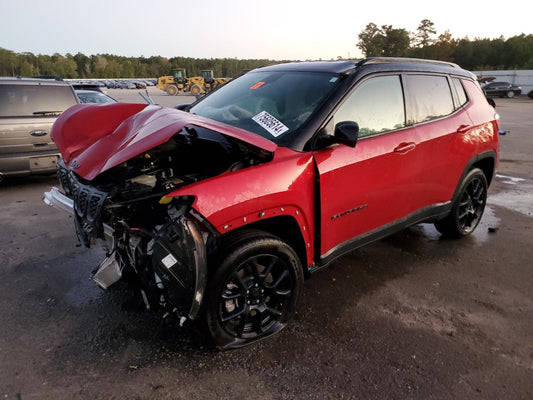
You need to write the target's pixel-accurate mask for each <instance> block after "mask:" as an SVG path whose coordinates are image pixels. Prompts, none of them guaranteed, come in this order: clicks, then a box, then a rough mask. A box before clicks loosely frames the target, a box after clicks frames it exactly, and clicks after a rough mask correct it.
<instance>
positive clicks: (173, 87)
mask: <svg viewBox="0 0 533 400" xmlns="http://www.w3.org/2000/svg"><path fill="white" fill-rule="evenodd" d="M156 87H157V88H158V89H161V90H163V91H165V92H167V93H168V94H169V95H170V96H176V95H177V94H178V93H180V92H185V91H188V90H189V81H188V79H187V71H185V68H176V69H173V70H172V75H167V76H160V77H159V78H158V79H157V85H156Z"/></svg>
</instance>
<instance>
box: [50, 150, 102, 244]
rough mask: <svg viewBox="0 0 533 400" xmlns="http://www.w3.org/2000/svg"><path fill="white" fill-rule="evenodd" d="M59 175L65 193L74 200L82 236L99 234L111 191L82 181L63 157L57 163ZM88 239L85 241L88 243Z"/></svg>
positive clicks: (90, 236) (87, 237) (89, 237)
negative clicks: (106, 201) (103, 211)
mask: <svg viewBox="0 0 533 400" xmlns="http://www.w3.org/2000/svg"><path fill="white" fill-rule="evenodd" d="M57 175H58V178H59V181H60V183H61V186H62V187H63V190H64V191H65V194H66V195H67V196H68V197H70V198H72V199H73V200H74V212H75V215H76V219H77V222H78V223H77V227H78V230H81V231H82V232H78V233H79V234H80V236H81V237H82V238H85V239H86V240H90V239H91V238H93V237H96V236H99V232H101V231H103V230H102V228H101V226H102V209H103V206H104V203H105V200H106V198H107V196H108V195H109V193H107V192H103V191H101V190H98V189H97V188H95V187H94V186H91V185H86V184H84V183H81V182H80V181H79V179H78V176H77V175H76V174H75V173H74V172H73V171H71V170H69V169H68V168H67V167H66V165H65V162H64V161H63V160H62V159H60V160H59V162H58V163H57ZM86 240H84V243H88V242H86Z"/></svg>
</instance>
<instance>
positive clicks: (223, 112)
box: [189, 71, 340, 144]
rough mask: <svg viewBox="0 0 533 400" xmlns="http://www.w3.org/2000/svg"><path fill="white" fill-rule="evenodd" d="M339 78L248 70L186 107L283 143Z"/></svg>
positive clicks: (301, 73)
mask: <svg viewBox="0 0 533 400" xmlns="http://www.w3.org/2000/svg"><path fill="white" fill-rule="evenodd" d="M339 80H340V78H339V76H338V75H336V74H332V73H322V72H288V71H257V72H249V73H247V74H245V75H243V76H241V77H240V78H238V79H236V80H234V81H231V82H229V83H227V84H226V85H224V86H223V87H221V88H220V89H219V90H217V91H216V92H213V93H212V94H210V95H209V96H208V97H206V98H205V99H203V100H202V101H200V102H199V103H198V104H196V105H194V106H193V107H191V109H190V110H189V111H190V112H191V113H193V114H197V115H200V116H203V117H207V118H211V119H214V120H216V121H219V122H224V123H226V124H229V125H233V126H236V127H238V128H242V129H246V130H248V131H251V132H254V133H257V134H259V135H261V136H263V137H266V138H267V139H270V140H272V141H273V142H275V143H277V144H283V143H287V140H288V139H289V138H290V137H291V134H292V133H294V132H295V131H296V130H297V129H298V128H299V127H300V126H301V125H302V124H303V123H304V122H305V121H307V120H308V118H309V117H310V116H311V115H312V114H313V112H314V111H315V110H316V109H317V107H318V106H319V105H320V104H321V103H322V102H323V101H324V99H325V98H326V97H327V96H328V95H329V94H330V93H331V92H332V91H333V89H334V88H335V87H336V86H337V84H338V82H339Z"/></svg>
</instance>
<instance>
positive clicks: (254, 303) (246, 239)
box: [206, 231, 303, 349]
mask: <svg viewBox="0 0 533 400" xmlns="http://www.w3.org/2000/svg"><path fill="white" fill-rule="evenodd" d="M239 239H240V240H237V241H236V243H235V244H234V247H233V248H232V249H231V250H230V251H229V252H228V254H227V256H226V257H224V258H223V260H222V263H221V264H220V266H219V267H218V269H217V270H216V271H215V273H214V274H213V276H212V277H211V279H210V281H209V282H208V290H207V302H206V320H207V327H208V329H209V333H210V335H211V337H212V339H213V341H214V344H215V345H216V346H217V347H218V348H220V349H224V348H236V347H242V346H245V345H247V344H250V343H252V342H255V341H257V340H260V339H263V338H266V337H268V336H271V335H273V334H275V333H277V332H279V331H280V330H281V329H283V327H284V326H285V325H286V324H287V322H288V321H289V320H290V319H291V318H292V316H293V314H294V312H295V309H296V304H297V302H298V298H299V297H300V294H301V292H302V286H303V271H302V265H301V263H300V260H299V258H298V256H297V254H296V253H295V252H294V250H293V249H292V248H291V247H290V246H289V245H287V244H286V243H285V242H283V241H282V240H280V239H279V238H277V237H275V236H272V235H269V234H266V233H261V232H257V231H250V232H246V233H245V235H244V236H242V235H241V236H240V238H239Z"/></svg>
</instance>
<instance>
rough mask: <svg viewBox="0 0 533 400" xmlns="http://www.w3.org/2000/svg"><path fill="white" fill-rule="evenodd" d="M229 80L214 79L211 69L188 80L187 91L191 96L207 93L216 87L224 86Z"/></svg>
mask: <svg viewBox="0 0 533 400" xmlns="http://www.w3.org/2000/svg"><path fill="white" fill-rule="evenodd" d="M228 81H229V78H215V77H214V73H213V70H212V69H204V70H202V76H193V77H192V78H189V90H190V92H191V94H193V95H195V96H196V95H199V94H202V93H209V92H211V91H212V90H215V89H216V88H217V87H219V86H221V85H223V84H225V83H226V82H228Z"/></svg>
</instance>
